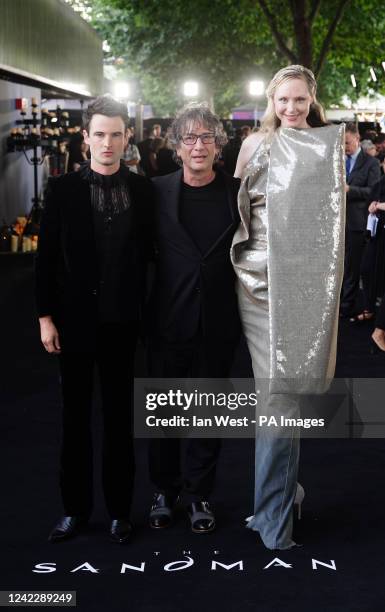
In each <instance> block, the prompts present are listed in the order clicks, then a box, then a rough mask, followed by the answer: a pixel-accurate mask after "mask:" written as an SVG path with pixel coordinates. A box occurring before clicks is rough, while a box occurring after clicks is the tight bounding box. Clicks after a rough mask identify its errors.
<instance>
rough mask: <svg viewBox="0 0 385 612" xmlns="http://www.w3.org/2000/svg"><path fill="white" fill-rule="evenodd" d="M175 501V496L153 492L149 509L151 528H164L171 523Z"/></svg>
mask: <svg viewBox="0 0 385 612" xmlns="http://www.w3.org/2000/svg"><path fill="white" fill-rule="evenodd" d="M175 502H176V499H175V497H170V496H167V495H163V494H162V493H155V495H154V499H153V502H152V506H151V510H150V527H152V528H153V529H164V528H165V527H168V526H169V525H171V523H172V520H173V506H174V505H175Z"/></svg>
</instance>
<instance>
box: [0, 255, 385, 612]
mask: <svg viewBox="0 0 385 612" xmlns="http://www.w3.org/2000/svg"><path fill="white" fill-rule="evenodd" d="M0 283H1V285H0V286H1V289H0V307H1V323H2V325H1V345H0V347H1V348H0V350H1V382H0V384H1V387H0V393H1V435H0V449H1V454H0V466H1V485H2V486H1V517H0V520H1V523H0V525H1V539H0V590H23V591H26V590H30V591H42V590H44V591H48V590H49V591H55V590H60V591H63V590H68V591H76V592H77V609H78V610H81V611H82V612H83V611H87V612H94V611H97V612H99V611H106V612H107V611H110V610H111V611H113V612H115V611H116V612H121V611H122V612H123V611H126V610H127V611H131V610H132V611H135V612H137V611H138V612H139V611H143V612H152V611H154V612H155V611H157V612H158V611H161V612H163V611H164V612H174V611H178V612H179V611H182V610H194V611H196V612H198V610H199V611H202V612H206V611H209V610H210V611H211V610H215V611H216V610H223V611H233V610H234V611H237V612H238V611H239V612H243V611H244V610H257V611H261V612H262V611H265V610H266V611H269V612H270V611H275V610H276V611H279V612H281V611H284V610H285V611H286V610H297V611H298V610H301V611H302V610H304V611H312V610H322V611H328V612H329V611H330V612H331V611H334V610H349V611H356V610H357V611H377V610H382V609H384V607H385V588H384V580H385V579H384V576H385V573H384V570H385V562H384V555H385V546H384V542H385V520H384V517H385V486H384V485H385V445H384V441H383V440H382V439H372V440H370V439H367V440H361V439H334V440H317V439H306V440H303V442H302V447H301V468H300V482H301V483H302V484H303V486H304V488H305V490H306V498H305V502H304V506H303V519H302V521H301V522H300V523H299V524H297V525H296V539H297V540H298V541H299V542H301V543H302V544H303V545H302V546H301V547H298V548H296V549H293V550H291V551H286V552H271V551H268V550H266V549H265V548H264V547H263V545H262V543H261V541H260V540H259V538H258V536H257V535H256V534H255V533H253V532H251V531H249V530H246V529H245V528H244V527H243V525H244V518H245V517H246V516H248V515H249V514H250V513H251V511H252V495H253V443H252V441H251V440H225V442H224V447H223V451H222V454H221V460H220V465H219V473H218V482H217V487H216V493H215V496H214V498H213V505H214V506H215V508H216V514H217V519H218V529H217V531H216V532H214V533H213V534H210V535H195V534H192V533H191V532H190V531H189V529H188V524H187V521H186V518H185V517H184V515H183V514H180V516H179V517H178V520H177V522H176V524H175V525H174V526H173V527H172V528H170V529H169V530H165V531H160V532H155V533H154V532H152V531H151V530H150V529H149V528H148V527H147V513H148V508H149V505H150V502H151V496H152V488H151V486H150V483H149V481H148V476H147V463H146V445H145V442H144V441H141V440H138V441H137V458H138V459H137V461H138V469H137V488H136V496H135V505H134V509H133V515H132V519H133V522H134V524H135V527H136V531H135V539H134V541H133V543H132V544H131V545H130V546H128V547H124V548H123V547H119V546H115V545H114V544H112V543H110V541H109V539H108V533H107V526H108V517H107V515H106V512H105V509H104V505H103V500H102V495H101V491H100V486H99V485H98V483H99V482H100V478H99V473H98V472H99V470H100V467H99V464H98V461H97V458H98V455H97V454H96V464H97V474H96V504H95V512H94V515H93V517H92V521H91V523H90V526H89V528H88V531H87V532H85V533H84V534H83V535H81V536H80V537H78V538H77V539H75V540H73V541H69V542H66V543H62V544H56V545H52V544H50V543H48V542H47V535H48V532H49V530H50V528H51V527H52V525H53V523H54V522H55V520H56V518H58V517H59V516H60V514H61V505H60V497H59V491H58V486H57V460H58V444H59V436H60V397H59V387H58V377H57V369H56V363H55V358H52V357H51V358H50V357H49V356H48V355H46V354H45V353H44V351H43V350H42V348H41V347H40V344H39V338H38V330H37V326H36V324H35V313H34V304H33V297H32V288H33V273H32V257H31V256H29V255H25V256H22V255H21V256H14V257H9V256H1V257H0ZM369 336H370V327H369V326H364V327H360V328H353V329H352V328H351V327H349V325H348V324H347V323H346V322H343V323H342V325H341V328H340V340H339V353H338V371H337V374H338V376H341V377H371V378H372V377H373V378H375V377H382V376H383V374H384V372H385V359H384V358H383V357H382V355H379V356H373V355H371V354H370V352H369ZM142 366H143V354H139V356H138V372H141V370H142ZM234 374H235V375H237V376H248V375H249V374H250V365H249V362H248V357H247V354H246V352H245V350H244V348H241V350H240V352H239V355H238V357H237V362H236V365H235V370H234ZM97 404H98V402H97V401H96V406H95V438H96V444H95V446H98V443H99V437H100V418H99V411H98V405H97ZM275 558H278V561H276V562H275V564H274V563H272V562H273V560H274V559H275ZM312 560H316V562H317V561H319V562H322V563H324V564H326V566H325V565H319V564H317V563H315V566H316V569H313V566H312V563H313V564H314V561H313V562H312ZM215 561H216V562H218V563H222V564H223V565H226V566H227V568H228V569H226V568H225V567H223V566H220V565H215V563H214V567H216V569H212V567H213V562H215ZM175 562H184V563H178V564H176V563H175ZM239 562H242V563H241V564H240V563H239ZM86 563H88V564H89V565H85V564H86ZM36 564H44V567H45V568H47V567H50V568H51V569H52V568H55V571H54V572H50V573H36V572H34V571H33V569H34V568H35V565H36ZM46 564H51V565H49V566H47V565H46ZM53 564H55V565H53ZM122 564H126V566H131V568H130V567H126V571H125V572H124V573H121V569H122ZM170 564H173V565H170ZM233 564H235V565H233ZM230 566H233V567H230ZM267 566H269V567H267ZM79 567H82V569H78V570H77V571H74V570H76V568H79ZM165 567H166V569H165ZM332 567H335V568H336V569H332ZM135 568H136V569H135ZM241 568H242V569H241ZM142 570H143V571H142ZM50 609H53V608H52V607H51V608H50Z"/></svg>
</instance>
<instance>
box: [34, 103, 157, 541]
mask: <svg viewBox="0 0 385 612" xmlns="http://www.w3.org/2000/svg"><path fill="white" fill-rule="evenodd" d="M83 120H84V131H83V134H84V139H85V142H86V143H87V144H89V146H90V153H91V161H90V162H88V163H87V162H86V163H85V164H84V165H83V166H82V167H81V169H80V170H79V171H78V172H72V173H70V174H67V175H63V176H60V177H57V178H54V179H52V180H51V181H50V184H49V186H48V190H47V197H46V204H45V208H44V212H43V217H42V222H41V230H40V240H39V252H38V257H37V265H36V292H37V306H38V313H39V321H40V328H41V340H42V343H43V345H44V347H45V348H46V350H47V352H48V353H50V354H52V355H58V356H59V364H60V373H61V384H62V394H63V439H62V453H61V466H60V467H61V469H60V486H61V493H62V499H63V506H64V516H63V517H62V519H61V520H60V521H59V522H58V524H57V525H56V527H55V528H54V529H53V531H52V532H51V534H50V538H49V539H50V540H51V541H52V542H56V541H59V540H65V539H67V538H69V537H71V536H74V535H76V533H77V532H78V531H79V530H80V529H81V528H82V526H83V525H84V524H85V523H86V522H87V521H88V519H89V517H90V514H91V511H92V504H93V499H92V498H93V495H92V480H93V475H92V436H91V410H92V391H93V374H94V368H95V366H96V367H97V369H98V372H99V378H100V388H101V396H102V410H103V421H104V432H103V462H102V471H103V489H104V496H105V501H106V505H107V509H108V512H109V514H110V517H111V526H110V535H111V538H112V540H113V541H115V542H118V543H122V544H123V543H126V542H127V541H128V540H129V539H130V535H131V524H130V520H129V515H130V507H131V498H132V489H133V482H134V454H133V444H132V431H131V429H132V426H131V418H132V414H131V404H132V400H131V394H132V380H133V362H134V355H135V347H136V341H137V330H138V322H139V321H140V319H141V310H142V303H143V290H144V285H145V272H146V263H147V258H148V253H149V250H150V243H151V240H152V238H151V208H150V207H151V199H152V186H151V183H150V182H149V181H148V180H147V179H145V178H144V177H141V176H138V175H136V174H133V173H131V172H130V171H129V169H128V168H126V167H125V165H124V163H122V162H121V157H122V156H123V152H124V148H125V146H126V144H127V141H128V132H127V128H128V116H127V109H126V107H125V106H124V105H123V104H121V103H119V102H117V101H116V100H114V99H113V98H112V97H111V96H108V95H106V96H100V97H99V98H97V99H96V100H95V102H93V103H92V104H91V105H90V106H89V107H88V109H87V110H86V112H85V115H84V118H83Z"/></svg>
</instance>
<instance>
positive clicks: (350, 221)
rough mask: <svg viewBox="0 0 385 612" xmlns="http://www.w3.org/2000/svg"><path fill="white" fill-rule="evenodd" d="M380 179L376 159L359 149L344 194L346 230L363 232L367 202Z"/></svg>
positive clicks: (379, 170)
mask: <svg viewBox="0 0 385 612" xmlns="http://www.w3.org/2000/svg"><path fill="white" fill-rule="evenodd" d="M380 178H381V169H380V164H379V161H378V159H376V158H375V157H371V156H370V155H368V154H367V153H364V152H363V151H362V149H361V151H360V153H359V154H358V157H357V159H356V163H355V164H354V167H353V170H352V172H351V173H350V175H349V178H348V179H347V183H348V185H349V191H348V193H347V194H346V229H347V230H350V231H364V230H365V229H366V222H367V217H368V205H367V200H368V197H369V194H370V191H371V189H372V187H373V185H374V184H375V183H377V181H379V180H380Z"/></svg>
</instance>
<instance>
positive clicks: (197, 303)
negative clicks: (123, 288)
mask: <svg viewBox="0 0 385 612" xmlns="http://www.w3.org/2000/svg"><path fill="white" fill-rule="evenodd" d="M226 140H227V139H226V135H225V133H224V131H223V127H222V124H221V123H220V121H219V119H218V118H217V117H216V116H215V115H214V114H213V113H212V112H211V111H210V109H209V108H208V107H207V106H206V105H204V104H192V105H189V106H187V107H186V108H185V109H183V110H182V111H181V112H180V113H179V115H178V116H177V118H176V119H175V120H174V122H173V124H172V126H171V133H170V141H171V143H172V144H173V146H174V148H175V149H176V153H177V156H178V158H179V161H180V162H181V165H182V168H181V169H180V170H179V171H177V172H174V173H173V174H169V175H166V176H162V177H157V178H155V179H153V183H154V186H155V228H156V229H155V232H156V243H157V250H158V258H157V270H156V276H155V282H154V286H153V290H152V295H151V299H150V306H149V312H150V319H149V320H150V334H151V338H150V350H149V365H150V368H149V369H150V375H152V376H153V377H157V378H158V377H159V378H160V377H166V378H185V377H193V378H194V377H200V378H201V377H207V378H225V377H227V376H228V375H229V373H230V367H231V364H232V361H233V355H234V351H235V348H236V345H237V343H238V339H239V334H240V322H239V317H238V308H237V298H236V294H235V288H234V282H235V278H234V272H233V269H232V265H231V262H230V256H229V252H230V246H231V242H232V238H233V234H234V232H235V230H236V228H237V227H238V225H239V214H238V208H237V193H238V188H239V180H238V179H234V178H233V177H231V176H228V175H226V174H224V173H223V172H221V171H219V170H217V171H216V170H214V169H213V164H214V163H215V160H216V158H217V157H218V156H219V153H220V150H221V147H222V146H223V145H224V144H225V142H226ZM219 450H220V440H218V439H197V438H194V439H190V440H189V441H188V443H187V449H186V456H185V466H184V470H182V468H181V440H180V439H164V438H163V439H161V438H159V439H153V440H151V442H150V475H151V480H152V482H153V484H154V487H155V489H156V493H155V496H154V501H153V505H152V508H151V512H150V525H151V526H152V527H153V528H155V529H159V528H163V527H167V526H168V525H169V524H170V523H171V521H172V515H173V508H174V505H175V503H176V501H177V499H178V497H179V496H181V497H182V499H183V502H184V503H185V504H186V505H187V509H188V514H189V517H190V521H191V527H192V530H193V531H194V532H196V533H206V532H209V531H212V530H213V529H214V528H215V518H214V514H213V512H212V510H211V508H210V506H209V503H208V498H209V496H210V494H211V492H212V489H213V486H214V480H215V471H216V464H217V459H218V454H219Z"/></svg>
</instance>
